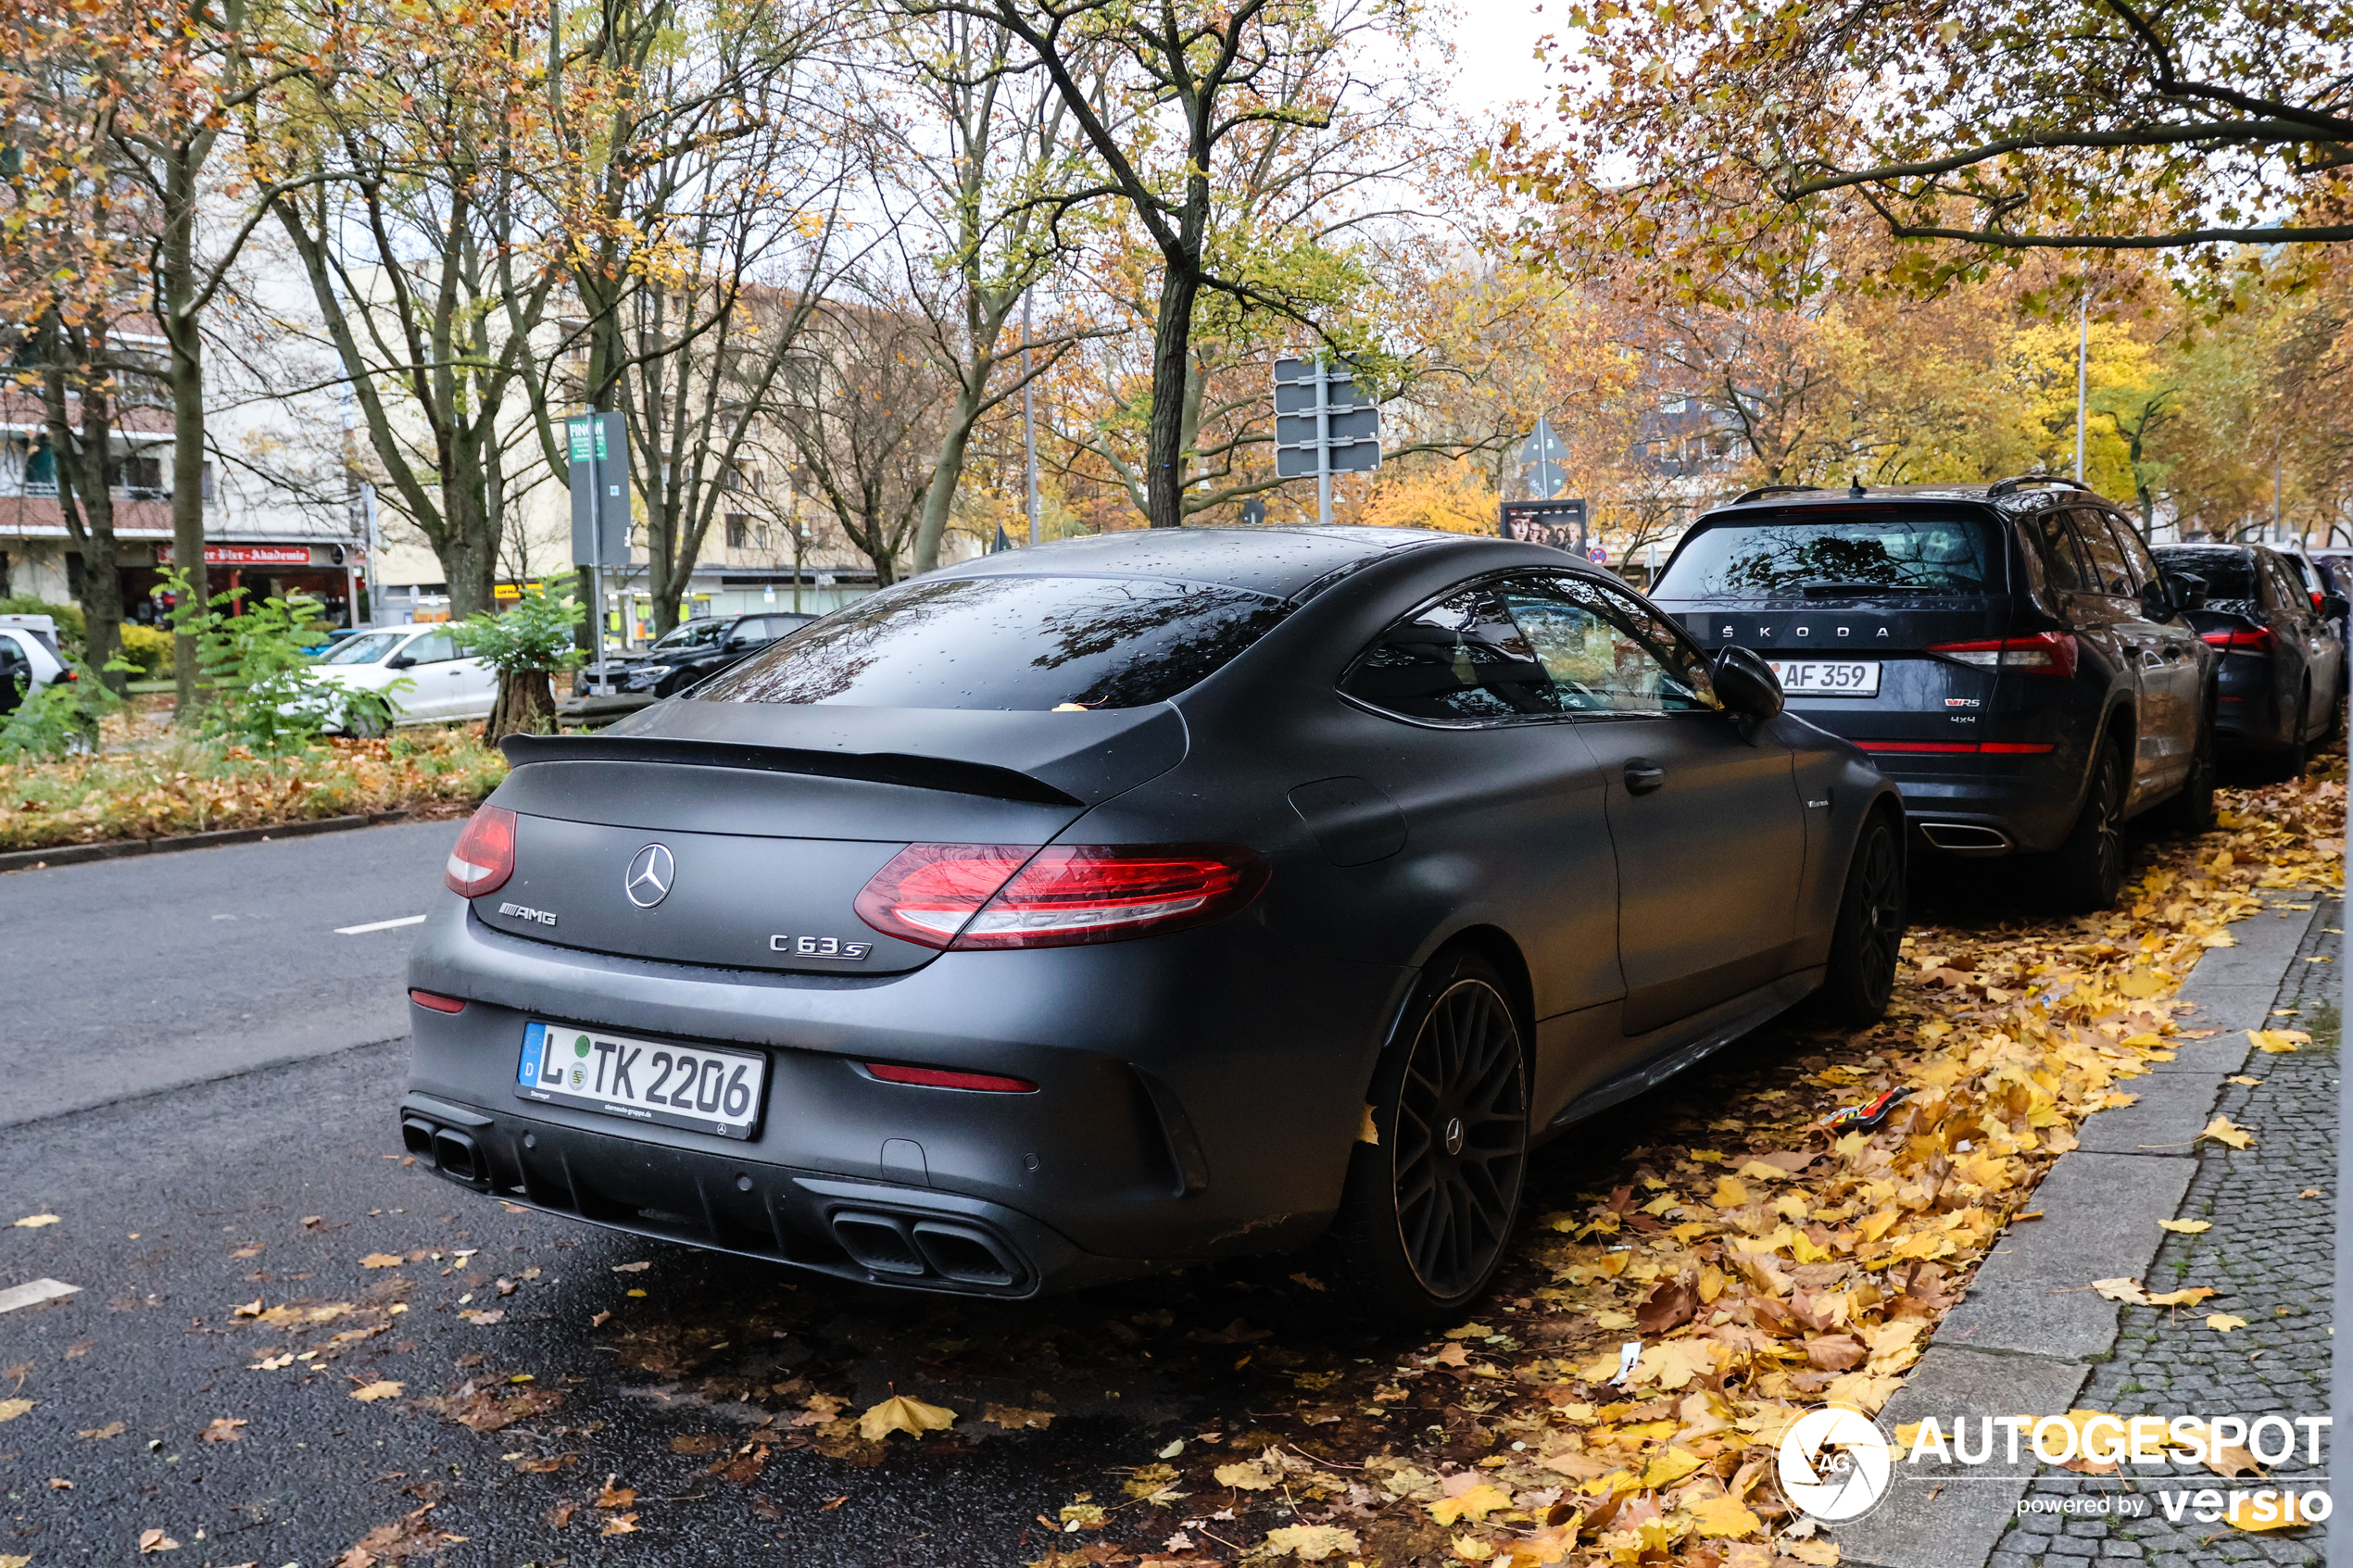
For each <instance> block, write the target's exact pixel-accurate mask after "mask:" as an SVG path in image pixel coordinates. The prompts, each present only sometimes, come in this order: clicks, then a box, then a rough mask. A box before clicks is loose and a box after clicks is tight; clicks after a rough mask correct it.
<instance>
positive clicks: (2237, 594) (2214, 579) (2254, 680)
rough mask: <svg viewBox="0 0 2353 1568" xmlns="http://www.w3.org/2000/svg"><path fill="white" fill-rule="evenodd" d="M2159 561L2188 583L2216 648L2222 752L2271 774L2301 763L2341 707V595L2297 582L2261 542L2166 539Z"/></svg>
mask: <svg viewBox="0 0 2353 1568" xmlns="http://www.w3.org/2000/svg"><path fill="white" fill-rule="evenodd" d="M2156 553H2157V560H2158V566H2159V567H2160V568H2162V569H2163V570H2164V571H2166V572H2167V573H2169V574H2171V575H2172V576H2174V577H2176V578H2177V579H2178V580H2180V581H2181V582H2182V583H2185V584H2187V585H2189V586H2190V587H2191V588H2192V589H2193V591H2194V597H2193V598H2192V600H2191V608H2190V612H2189V613H2190V622H2191V624H2193V625H2194V626H2196V628H2197V630H2198V632H2199V633H2200V634H2201V635H2202V636H2204V637H2205V639H2206V640H2207V642H2208V644H2210V645H2212V646H2213V647H2214V648H2215V650H2216V651H2217V652H2218V653H2219V654H2220V655H2221V666H2222V670H2221V677H2220V680H2219V684H2218V691H2217V707H2216V709H2215V715H2216V722H2215V734H2216V736H2217V737H2218V739H2219V741H2220V743H2221V747H2222V750H2223V754H2224V756H2225V757H2226V758H2227V757H2229V756H2231V755H2232V754H2236V755H2237V756H2238V757H2240V758H2242V759H2246V760H2249V761H2252V762H2254V763H2255V764H2256V765H2257V766H2258V767H2259V768H2260V769H2261V770H2263V771H2266V772H2269V773H2272V774H2274V775H2275V776H2282V777H2287V778H2296V777H2298V776H2300V775H2301V774H2302V773H2303V771H2304V763H2305V755H2306V752H2307V750H2308V749H2309V747H2310V746H2311V745H2312V743H2313V742H2314V741H2316V740H2324V739H2326V738H2328V737H2329V736H2331V735H2333V734H2335V733H2336V728H2337V725H2338V724H2339V722H2341V720H2342V715H2343V713H2344V709H2345V643H2344V640H2343V639H2342V638H2341V637H2340V636H2339V635H2338V634H2337V629H2336V623H2337V621H2338V619H2339V618H2340V617H2341V615H2342V613H2343V610H2344V608H2345V601H2344V600H2343V599H2341V598H2338V597H2337V596H2335V595H2334V593H2327V594H2323V593H2317V592H2314V591H2313V590H2311V589H2309V588H2307V587H2306V586H2305V584H2304V578H2303V576H2302V574H2301V573H2300V572H2299V571H2297V569H2296V562H2295V561H2294V560H2293V559H2292V558H2288V557H2285V556H2282V555H2279V554H2277V553H2276V552H2274V551H2271V550H2269V549H2266V548H2264V547H2263V546H2259V545H2166V546H2160V547H2159V548H2158V551H2157V552H2156Z"/></svg>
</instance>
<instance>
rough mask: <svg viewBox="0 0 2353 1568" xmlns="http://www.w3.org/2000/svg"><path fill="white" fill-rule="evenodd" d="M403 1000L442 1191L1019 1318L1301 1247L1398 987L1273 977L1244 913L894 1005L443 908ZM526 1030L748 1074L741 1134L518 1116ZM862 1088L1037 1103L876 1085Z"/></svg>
mask: <svg viewBox="0 0 2353 1568" xmlns="http://www.w3.org/2000/svg"><path fill="white" fill-rule="evenodd" d="M410 981H411V983H412V984H413V985H418V986H420V987H422V988H424V989H427V990H431V991H435V992H439V993H442V994H444V995H447V996H452V997H462V998H464V999H465V1000H466V1001H467V1004H468V1005H467V1006H466V1008H465V1009H464V1010H463V1011H461V1012H459V1013H456V1014H447V1013H441V1012H437V1011H432V1010H426V1009H422V1008H415V1007H412V1008H411V1010H410V1016H411V1026H412V1047H411V1058H410V1061H411V1072H410V1078H409V1092H410V1098H409V1100H408V1101H406V1102H404V1110H403V1113H402V1114H403V1121H404V1123H410V1122H415V1123H422V1124H423V1130H422V1132H420V1131H418V1130H416V1129H414V1128H409V1129H407V1130H406V1133H405V1135H407V1136H409V1139H410V1140H411V1147H412V1148H415V1149H416V1151H417V1152H419V1153H420V1154H421V1155H422V1156H425V1157H427V1158H428V1159H430V1160H432V1162H433V1163H434V1166H435V1168H436V1169H438V1170H440V1171H441V1172H442V1173H444V1174H445V1175H447V1176H449V1177H450V1178H451V1179H453V1180H457V1181H459V1182H460V1183H461V1184H462V1185H468V1186H470V1187H472V1188H473V1189H474V1190H476V1191H480V1192H484V1193H490V1194H495V1195H496V1196H497V1197H499V1198H505V1199H507V1200H509V1201H512V1202H517V1203H524V1204H528V1205H531V1206H534V1207H537V1208H541V1209H545V1210H550V1211H555V1212H561V1213H567V1214H571V1215H573V1216H575V1217H577V1218H580V1219H583V1220H586V1221H589V1222H591V1223H598V1224H603V1225H610V1226H613V1227H615V1228H618V1229H623V1230H628V1231H632V1232H635V1233H637V1234H641V1235H648V1236H666V1237H668V1238H670V1239H673V1240H676V1241H681V1242H686V1243H690V1244H693V1245H697V1246H702V1247H710V1248H718V1249H721V1250H725V1251H732V1252H740V1253H745V1254H749V1255H752V1256H757V1257H761V1258H768V1259H773V1260H775V1261H782V1262H786V1263H789V1264H793V1265H796V1266H799V1267H803V1268H810V1269H814V1270H817V1271H819V1272H823V1273H832V1274H837V1275H839V1276H841V1277H846V1278H853V1279H858V1280H861V1281H865V1282H869V1283H875V1284H883V1285H907V1286H920V1287H925V1288H930V1289H943V1290H962V1291H968V1292H971V1291H976V1292H978V1293H981V1294H993V1295H1009V1294H1010V1295H1025V1294H1029V1293H1032V1292H1034V1291H1037V1290H1039V1289H1046V1288H1056V1287H1061V1286H1072V1285H1084V1284H1091V1283H1095V1282H1097V1281H1101V1280H1106V1279H1114V1278H1119V1277H1123V1276H1126V1275H1132V1274H1137V1273H1149V1272H1152V1271H1155V1270H1159V1269H1164V1268H1167V1267H1171V1266H1175V1265H1177V1264H1181V1263H1184V1262H1188V1261H1205V1260H1208V1259H1212V1258H1217V1257H1224V1256H1231V1255H1236V1254H1240V1253H1248V1252H1262V1251H1280V1250H1287V1249H1290V1248H1296V1247H1299V1246H1302V1245H1304V1244H1305V1243H1306V1242H1308V1241H1311V1240H1313V1239H1314V1238H1315V1236H1317V1235H1319V1234H1321V1232H1322V1231H1323V1230H1324V1228H1325V1227H1326V1226H1327V1224H1328V1223H1329V1220H1330V1216H1331V1213H1332V1211H1333V1210H1334V1209H1335V1208H1336V1207H1337V1205H1338V1202H1339V1198H1340V1185H1341V1182H1342V1179H1343V1177H1344V1175H1345V1173H1346V1170H1347V1164H1348V1160H1349V1153H1350V1149H1351V1148H1352V1147H1353V1140H1354V1137H1355V1132H1356V1127H1357V1123H1358V1120H1359V1118H1360V1116H1361V1104H1362V1100H1363V1089H1364V1085H1365V1083H1366V1082H1367V1081H1369V1078H1370V1075H1371V1071H1372V1064H1373V1060H1374V1058H1375V1057H1376V1055H1377V1054H1378V1049H1379V1047H1380V1045H1381V1043H1382V1040H1383V1037H1384V1035H1385V1033H1386V1030H1387V1028H1388V1026H1389V1024H1390V1021H1391V1020H1393V1019H1394V1018H1395V1016H1396V1014H1397V1010H1399V1009H1400V1008H1401V1007H1402V1006H1403V1000H1404V997H1405V995H1406V992H1407V990H1408V989H1409V988H1410V985H1411V984H1412V981H1413V972H1411V971H1403V970H1390V969H1385V968H1380V967H1378V966H1371V965H1360V964H1349V963H1343V962H1339V961H1336V960H1323V959H1317V958H1314V957H1311V956H1307V955H1302V954H1300V953H1297V952H1295V951H1291V950H1289V949H1287V948H1284V947H1281V945H1279V944H1277V943H1276V942H1275V941H1274V940H1273V939H1272V938H1270V937H1269V936H1268V935H1267V933H1266V932H1265V929H1264V927H1263V926H1261V925H1259V924H1258V923H1257V922H1254V921H1253V920H1252V918H1251V915H1250V912H1245V914H1244V915H1242V916H1238V917H1236V919H1234V920H1232V921H1228V922H1222V923H1221V924H1218V925H1214V926H1208V927H1203V928H1201V929H1199V930H1196V931H1190V932H1179V933H1173V934H1170V935H1166V936H1164V937H1158V938H1145V939H1142V940H1139V941H1134V942H1126V943H1114V944H1106V945H1103V946H1101V947H1063V948H1047V949H1040V950H1035V951H1022V952H981V953H956V954H947V955H943V956H942V957H941V958H939V959H937V960H934V961H932V962H931V963H930V964H928V965H926V966H925V968H923V969H920V970H916V971H914V972H911V973H907V974H902V975H898V976H888V977H885V976H876V977H874V978H871V979H869V978H865V977H850V976H845V975H832V974H824V975H782V974H774V973H761V972H747V971H740V970H724V969H703V968H698V967H694V966H688V965H682V964H672V963H659V962H653V961H649V960H628V959H615V958H610V957H607V956H603V955H598V954H590V953H583V952H578V951H575V950H572V949H567V948H562V947H553V946H550V945H547V944H543V943H538V942H534V941H531V940H528V939H524V938H520V937H514V936H509V935H504V934H502V933H499V932H497V931H493V930H490V929H489V928H487V927H485V926H484V925H483V924H482V923H481V922H479V921H478V920H475V919H473V918H472V916H471V914H470V913H469V912H468V911H467V910H466V909H465V908H464V906H463V905H462V904H461V903H460V902H459V900H458V899H456V898H455V897H454V896H453V897H451V898H450V899H449V900H448V901H447V904H446V905H444V906H443V907H442V908H441V909H438V910H436V912H435V913H434V916H433V918H432V919H431V920H430V921H429V922H427V924H426V925H425V927H424V928H423V930H422V934H421V935H420V938H419V941H418V944H417V947H416V948H415V950H414V952H413V954H412V957H411V960H410ZM533 1018H542V1019H547V1020H549V1021H551V1022H575V1023H579V1024H583V1025H587V1026H593V1027H601V1028H608V1029H611V1030H614V1031H617V1032H625V1033H630V1034H634V1035H646V1036H650V1037H655V1038H662V1037H667V1038H671V1039H675V1040H679V1041H682V1042H693V1041H701V1040H707V1041H711V1042H715V1043H725V1044H729V1045H734V1046H736V1047H744V1046H751V1047H756V1048H759V1049H761V1051H762V1052H763V1054H765V1055H766V1056H767V1058H768V1061H769V1076H768V1091H767V1097H766V1104H765V1106H764V1108H763V1113H762V1115H761V1121H760V1123H759V1124H758V1125H757V1126H756V1127H755V1128H754V1135H753V1136H752V1137H751V1138H749V1139H748V1140H736V1139H729V1138H724V1137H720V1136H717V1135H711V1134H706V1133H701V1132H697V1131H692V1130H686V1129H680V1128H671V1127H661V1126H650V1125H645V1124H642V1123H634V1122H623V1121H620V1120H617V1119H615V1118H611V1117H607V1116H603V1115H599V1114H597V1113H595V1112H593V1111H588V1110H579V1109H575V1108H572V1107H568V1106H560V1105H553V1104H547V1103H544V1102H538V1101H531V1100H524V1099H521V1098H517V1092H516V1091H517V1085H516V1084H515V1075H516V1064H517V1059H518V1056H519V1054H520V1051H521V1047H522V1031H523V1026H524V1024H525V1023H526V1022H528V1021H529V1020H531V1019H533ZM867 1060H883V1061H898V1062H908V1063H914V1064H920V1065H927V1066H937V1067H946V1068H951V1069H963V1070H966V1071H972V1072H979V1073H997V1074H1003V1075H1007V1076H1013V1077H1019V1078H1024V1079H1027V1080H1028V1081H1030V1082H1032V1083H1034V1084H1036V1085H1038V1091H1037V1092H1035V1093H1030V1094H994V1093H982V1092H968V1091H962V1090H952V1089H935V1088H927V1087H923V1086H919V1085H904V1084H893V1083H885V1082H882V1081H880V1080H878V1079H876V1078H875V1077H873V1076H872V1075H871V1074H869V1073H865V1072H863V1071H862V1068H861V1067H860V1065H859V1064H860V1063H862V1062H864V1061H867ZM434 1107H439V1108H440V1109H438V1110H435V1109H434ZM468 1118H472V1119H474V1120H472V1122H469V1121H468V1120H467V1119H468ZM445 1134H447V1135H449V1136H447V1137H445V1136H444V1135H445ZM469 1150H471V1152H470V1153H469V1152H468V1151H469ZM445 1156H447V1157H446V1158H445ZM957 1258H963V1259H964V1260H965V1261H966V1262H967V1263H969V1264H971V1265H972V1266H970V1267H964V1268H962V1269H961V1270H959V1269H958V1268H955V1267H951V1266H950V1263H952V1261H953V1260H955V1259H957ZM989 1258H994V1259H995V1260H996V1262H994V1263H991V1264H989V1265H988V1266H986V1267H984V1266H982V1263H981V1260H984V1259H989ZM943 1260H947V1261H943Z"/></svg>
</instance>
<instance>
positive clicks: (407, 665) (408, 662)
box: [384, 653, 417, 670]
mask: <svg viewBox="0 0 2353 1568" xmlns="http://www.w3.org/2000/svg"><path fill="white" fill-rule="evenodd" d="M416 663H417V661H416V659H414V658H413V657H411V656H410V655H409V654H405V653H396V654H394V655H393V656H392V657H391V658H390V659H385V660H384V668H385V669H387V670H410V669H414V668H415V667H416Z"/></svg>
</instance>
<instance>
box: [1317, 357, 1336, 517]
mask: <svg viewBox="0 0 2353 1568" xmlns="http://www.w3.org/2000/svg"><path fill="white" fill-rule="evenodd" d="M1315 522H1316V525H1317V526H1318V527H1322V528H1329V527H1330V526H1331V525H1332V366H1331V361H1330V360H1328V359H1326V358H1323V357H1322V356H1320V355H1319V356H1317V357H1316V360H1315Z"/></svg>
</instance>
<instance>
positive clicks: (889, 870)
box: [855, 844, 1038, 947]
mask: <svg viewBox="0 0 2353 1568" xmlns="http://www.w3.org/2000/svg"><path fill="white" fill-rule="evenodd" d="M1036 853H1038V851H1037V850H1036V849H1035V848H1032V847H1030V846H1028V845H1026V844H911V845H909V846H908V847H906V848H904V849H902V850H900V852H899V853H898V854H897V855H894V856H893V857H891V860H890V864H888V865H887V866H885V867H883V869H882V870H880V871H878V872H875V874H874V878H873V880H872V881H870V882H868V883H867V884H866V885H865V886H864V887H863V888H862V889H861V890H860V892H859V894H858V902H857V905H856V906H855V907H856V909H857V910H858V918H859V919H860V920H862V921H864V922H866V923H867V924H868V925H871V926H873V927H874V928H875V930H876V931H879V932H881V933H882V934H883V935H886V936H896V937H898V938H900V940H901V941H906V942H915V943H920V944H922V945H923V946H924V947H946V946H948V944H949V943H950V942H952V941H954V940H955V939H956V933H958V932H960V931H962V930H963V929H964V922H967V921H969V920H971V919H972V918H973V916H974V915H975V913H976V912H978V910H979V909H980V907H981V906H982V905H983V904H986V903H988V900H989V899H990V898H991V897H994V896H995V894H996V892H997V890H998V889H999V888H1000V887H1002V886H1004V885H1005V884H1006V883H1007V882H1008V881H1009V880H1011V879H1012V877H1013V873H1014V872H1017V871H1019V870H1021V863H1022V862H1023V861H1024V860H1026V859H1029V858H1030V857H1031V856H1032V855H1035V854H1036Z"/></svg>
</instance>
